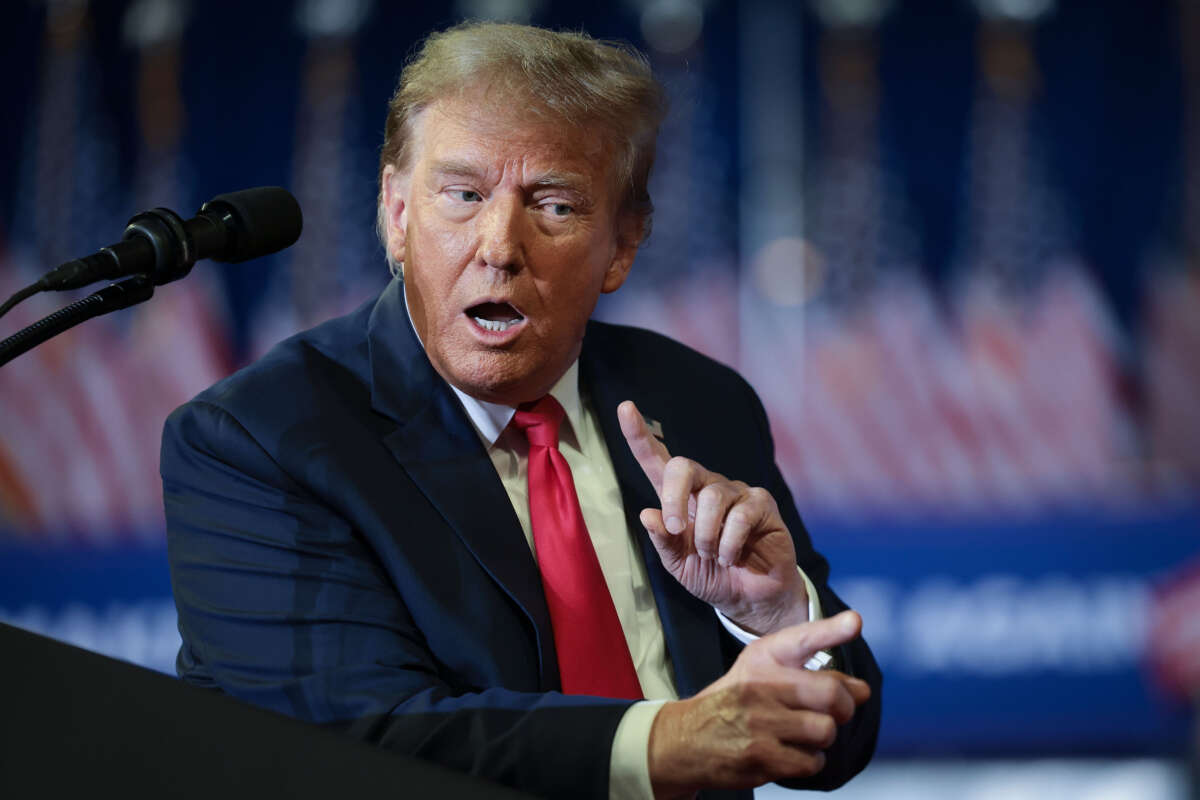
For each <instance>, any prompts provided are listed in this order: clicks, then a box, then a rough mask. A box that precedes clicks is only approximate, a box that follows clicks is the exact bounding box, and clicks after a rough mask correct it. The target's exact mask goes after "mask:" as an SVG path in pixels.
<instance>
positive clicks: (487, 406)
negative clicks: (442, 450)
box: [403, 293, 583, 448]
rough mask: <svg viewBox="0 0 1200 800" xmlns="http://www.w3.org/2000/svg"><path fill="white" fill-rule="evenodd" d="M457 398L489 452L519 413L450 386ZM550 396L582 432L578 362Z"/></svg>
mask: <svg viewBox="0 0 1200 800" xmlns="http://www.w3.org/2000/svg"><path fill="white" fill-rule="evenodd" d="M403 294H404V311H405V313H407V314H408V324H409V325H412V329H413V333H415V334H416V335H417V341H418V342H421V347H422V348H424V347H425V342H423V341H421V334H420V333H418V332H417V326H416V325H415V324H413V321H412V312H410V311H409V310H408V294H407V293H403ZM447 384H448V385H449V386H450V388H451V389H453V390H454V394H456V395H457V396H458V399H459V402H461V403H462V405H463V409H464V410H465V411H466V412H467V416H468V417H469V418H470V420H471V425H472V426H474V428H475V431H476V432H477V433H478V434H479V437H480V438H481V439H483V441H484V444H486V445H487V446H488V447H489V448H490V447H492V446H494V445H495V444H496V440H497V439H499V438H500V434H502V433H503V432H504V429H505V428H506V427H508V423H509V422H510V421H511V420H512V418H513V414H515V413H516V412H517V409H516V408H515V407H514V406H506V405H502V404H500V403H489V402H487V401H486V400H479V399H477V398H474V397H471V395H469V394H467V393H466V392H464V391H462V390H460V389H459V388H458V387H457V386H455V385H454V384H452V383H449V382H447ZM550 396H551V397H553V398H554V399H555V400H557V401H558V402H559V405H561V406H562V407H563V411H565V412H566V417H567V422H568V423H570V425H571V430H572V431H578V430H580V427H579V426H580V423H581V422H582V420H583V402H582V401H581V400H580V398H579V359H575V360H574V361H572V362H571V366H570V367H568V368H567V371H566V372H564V373H563V374H562V377H561V378H559V379H558V382H556V383H555V384H554V385H553V386H552V387H550Z"/></svg>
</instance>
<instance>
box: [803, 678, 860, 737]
mask: <svg viewBox="0 0 1200 800" xmlns="http://www.w3.org/2000/svg"><path fill="white" fill-rule="evenodd" d="M845 677H846V676H845V675H835V674H832V673H830V672H813V671H811V670H805V671H803V672H802V673H801V674H798V675H797V676H796V678H795V680H794V681H793V683H792V688H793V691H794V694H793V695H792V697H791V698H790V699H789V701H788V705H790V706H791V707H792V708H796V709H805V710H808V711H813V712H817V713H821V714H828V715H829V716H830V717H832V718H833V719H834V720H835V721H836V722H837V724H838V725H845V724H846V723H847V722H849V721H850V719H851V718H852V717H853V716H854V709H855V708H857V707H858V704H857V703H855V702H854V696H853V695H851V694H850V690H849V688H848V687H847V686H846V682H845V680H844V678H845Z"/></svg>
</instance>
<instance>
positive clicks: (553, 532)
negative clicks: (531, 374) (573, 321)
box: [513, 395, 642, 700]
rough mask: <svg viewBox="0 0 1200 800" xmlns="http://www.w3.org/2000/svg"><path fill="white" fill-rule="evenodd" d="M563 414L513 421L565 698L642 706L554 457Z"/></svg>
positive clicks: (561, 465) (535, 408)
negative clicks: (525, 461)
mask: <svg viewBox="0 0 1200 800" xmlns="http://www.w3.org/2000/svg"><path fill="white" fill-rule="evenodd" d="M563 414H564V412H563V407H562V406H561V405H559V403H558V401H557V400H555V399H554V398H553V397H551V396H550V395H546V396H545V397H543V398H542V399H541V400H538V401H537V402H536V403H534V404H533V405H532V407H530V408H526V407H524V406H523V407H522V408H520V409H518V410H517V413H516V414H515V415H514V416H513V423H514V424H515V425H516V426H517V427H518V428H520V429H521V430H523V431H524V432H525V436H526V437H528V439H529V521H530V525H531V526H532V527H533V546H534V548H535V549H536V550H537V560H538V568H539V569H540V570H541V572H542V588H543V589H544V590H545V592H546V605H547V606H548V607H549V609H550V623H551V625H552V626H553V628H554V644H555V648H556V650H557V651H558V672H559V675H560V676H561V678H562V688H563V693H564V694H588V695H597V696H601V697H623V698H628V699H630V700H640V699H641V698H642V688H641V685H640V684H639V683H638V677H637V671H636V670H635V669H634V668H633V659H632V658H630V656H629V645H628V644H626V642H625V633H624V632H623V631H622V630H621V621H620V619H618V617H617V609H616V607H615V606H613V601H612V596H611V595H609V593H608V585H607V584H605V582H604V574H603V573H602V572H601V571H600V562H599V561H597V560H596V551H595V549H594V548H593V547H592V538H591V537H590V536H589V535H588V532H587V525H586V524H585V523H584V521H583V512H582V511H581V510H580V509H579V498H578V496H576V494H575V481H574V480H572V478H571V468H570V467H569V466H567V461H566V459H564V458H563V456H562V453H560V452H559V451H558V426H559V424H560V423H561V422H562V418H563Z"/></svg>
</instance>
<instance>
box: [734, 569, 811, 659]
mask: <svg viewBox="0 0 1200 800" xmlns="http://www.w3.org/2000/svg"><path fill="white" fill-rule="evenodd" d="M796 571H797V572H799V573H800V577H801V578H803V579H804V593H805V594H807V595H808V621H809V622H816V621H817V620H819V619H824V616H825V615H824V614H822V613H821V601H820V600H819V599H818V598H817V589H816V587H815V586H813V583H812V581H810V580H809V579H808V576H807V575H805V574H804V570H802V569H800V567H796ZM713 611H716V612H717V619H719V620H721V625H722V626H723V627H724V628H725V630H727V631H729V635H730V636H732V637H733V638H735V639H737V640H738V641H739V642H741V643H742V644H750V643H751V642H753V641H754V640H755V639H757V638H758V637H757V636H755V635H754V634H753V633H750V632H749V631H748V630H746V629H745V628H743V627H741V626H740V625H738V624H737V623H736V622H734V621H733V620H731V619H730V618H729V617H727V616H725V615H724V614H722V613H721V612H720V611H719V610H717V609H715V608H714V609H713Z"/></svg>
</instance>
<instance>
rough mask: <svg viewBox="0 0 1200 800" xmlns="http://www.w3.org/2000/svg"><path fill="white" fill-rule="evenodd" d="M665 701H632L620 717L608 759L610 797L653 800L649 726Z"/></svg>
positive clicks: (611, 798)
mask: <svg viewBox="0 0 1200 800" xmlns="http://www.w3.org/2000/svg"><path fill="white" fill-rule="evenodd" d="M666 702H667V701H666V700H642V701H640V702H637V703H634V704H633V705H631V706H630V707H629V709H628V710H627V711H626V712H625V716H623V717H621V722H620V723H619V724H618V725H617V732H616V735H614V736H613V743H612V756H611V757H610V759H609V762H608V797H609V800H626V799H627V798H628V799H630V800H654V788H653V787H652V786H651V785H650V728H651V726H652V725H654V718H655V717H657V716H658V710H659V709H660V708H662V707H663V705H664V704H665V703H666Z"/></svg>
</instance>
